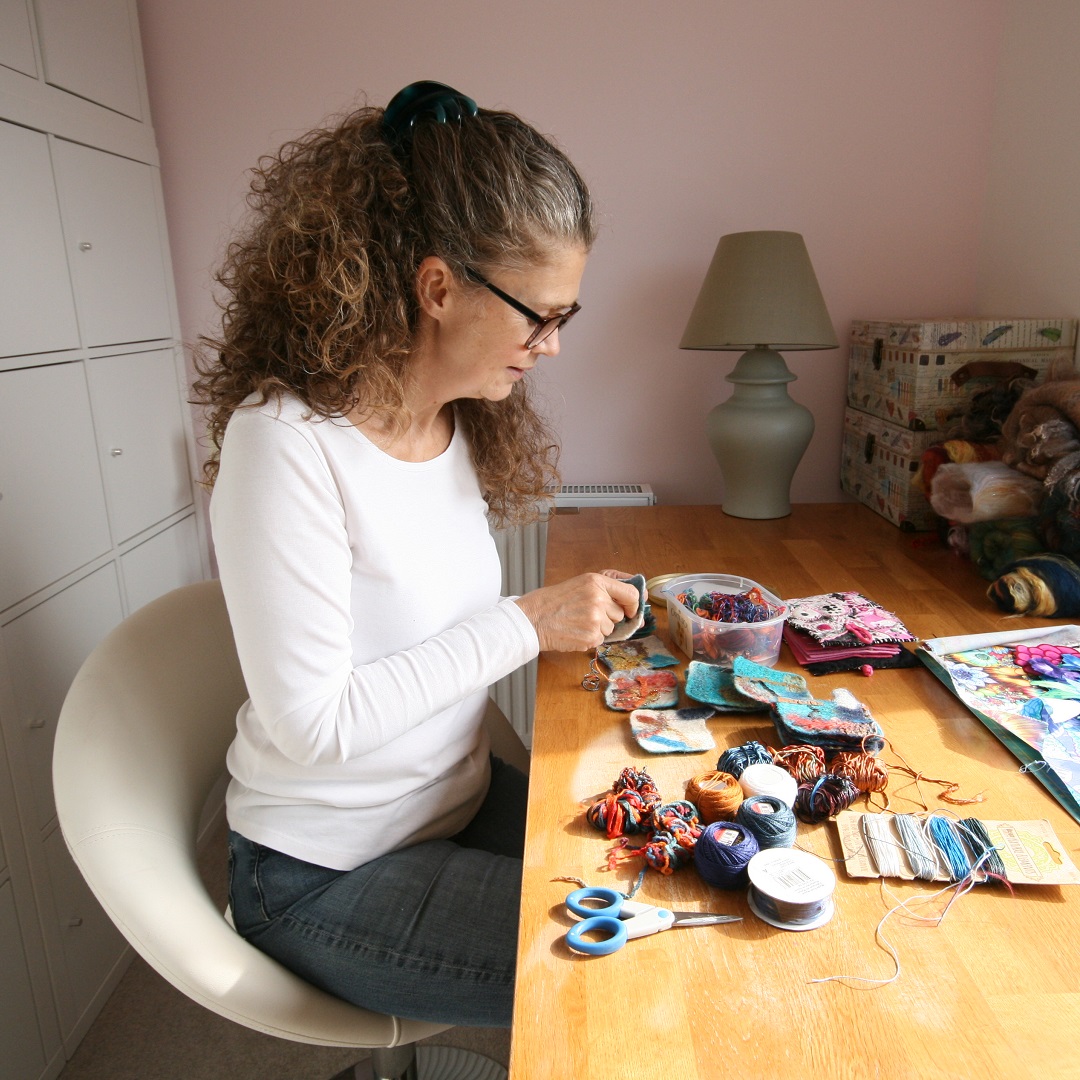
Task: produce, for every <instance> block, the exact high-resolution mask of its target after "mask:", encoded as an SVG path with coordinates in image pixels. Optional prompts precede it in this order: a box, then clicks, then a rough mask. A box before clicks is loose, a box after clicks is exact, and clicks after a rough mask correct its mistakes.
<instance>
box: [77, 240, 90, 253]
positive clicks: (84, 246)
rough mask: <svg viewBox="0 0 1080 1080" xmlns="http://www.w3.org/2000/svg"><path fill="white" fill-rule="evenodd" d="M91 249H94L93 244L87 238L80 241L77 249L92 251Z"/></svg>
mask: <svg viewBox="0 0 1080 1080" xmlns="http://www.w3.org/2000/svg"><path fill="white" fill-rule="evenodd" d="M93 249H94V245H93V244H91V243H90V241H89V240H84V241H83V242H82V243H81V244H80V245H79V250H80V251H93Z"/></svg>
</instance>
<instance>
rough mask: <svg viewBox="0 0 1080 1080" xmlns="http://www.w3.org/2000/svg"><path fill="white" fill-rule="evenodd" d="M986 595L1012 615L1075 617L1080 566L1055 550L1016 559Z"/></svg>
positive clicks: (1079, 594)
mask: <svg viewBox="0 0 1080 1080" xmlns="http://www.w3.org/2000/svg"><path fill="white" fill-rule="evenodd" d="M986 595H987V596H988V597H989V598H990V599H991V600H993V601H994V603H995V604H997V606H998V607H999V608H1001V610H1002V611H1005V612H1008V613H1009V614H1010V615H1041V616H1043V617H1047V618H1053V617H1055V616H1061V617H1065V618H1072V617H1074V616H1076V615H1080V566H1077V565H1076V563H1074V562H1073V561H1072V559H1070V558H1068V557H1067V556H1065V555H1058V554H1055V553H1053V552H1045V553H1043V554H1041V555H1031V556H1029V557H1028V558H1026V559H1017V560H1016V562H1014V563H1010V564H1009V565H1008V566H1007V567H1006V568H1005V571H1004V572H1003V573H1002V575H1001V577H999V578H998V579H997V581H995V582H994V583H993V584H992V585H991V586H990V588H989V589H987V591H986Z"/></svg>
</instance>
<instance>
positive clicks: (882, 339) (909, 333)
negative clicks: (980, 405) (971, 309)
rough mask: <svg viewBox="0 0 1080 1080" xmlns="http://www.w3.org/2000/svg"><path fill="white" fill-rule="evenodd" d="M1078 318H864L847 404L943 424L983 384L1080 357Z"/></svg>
mask: <svg viewBox="0 0 1080 1080" xmlns="http://www.w3.org/2000/svg"><path fill="white" fill-rule="evenodd" d="M1076 327H1077V324H1076V320H1075V319H1020V318H1016V319H911V320H876V321H875V320H857V321H855V322H853V323H852V324H851V354H850V358H849V361H848V395H847V403H848V405H849V406H850V407H851V408H853V409H859V410H860V411H862V412H864V413H869V414H871V415H873V416H878V417H881V418H882V419H884V420H889V421H891V422H892V423H894V424H900V425H901V426H903V427H906V428H909V429H910V430H912V431H940V430H942V429H943V428H946V427H948V425H949V423H950V422H951V421H953V420H955V419H957V418H958V417H960V416H961V415H963V413H964V411H965V409H966V407H967V403H968V402H969V401H970V399H971V397H972V396H973V395H974V394H975V393H976V392H977V391H979V390H983V389H986V388H988V387H990V386H993V385H995V384H996V383H998V382H1001V381H1003V380H1011V379H1013V378H1017V377H1020V376H1023V377H1025V378H1029V379H1041V378H1042V376H1043V375H1045V374H1046V372H1047V370H1048V369H1049V367H1050V365H1051V364H1052V363H1054V362H1055V361H1062V362H1063V363H1064V364H1065V365H1068V366H1071V365H1072V363H1073V354H1074V348H1075V345H1076Z"/></svg>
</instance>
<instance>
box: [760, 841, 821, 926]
mask: <svg viewBox="0 0 1080 1080" xmlns="http://www.w3.org/2000/svg"><path fill="white" fill-rule="evenodd" d="M746 873H747V877H749V879H750V889H749V892H748V895H747V899H748V900H749V903H750V910H751V911H753V913H754V914H755V915H756V916H757V917H758V918H759V919H761V920H762V921H763V922H767V923H768V924H769V925H770V926H775V927H777V928H778V929H780V930H814V929H816V928H817V927H819V926H824V925H825V923H827V922H828V921H829V920H830V919H831V918H832V917H833V912H834V911H835V910H836V905H835V903H834V901H833V898H832V894H833V890H834V889H835V888H836V875H835V874H834V873H833V872H832V870H830V869H829V867H827V866H826V865H825V864H824V863H823V862H821V861H820V860H819V859H817V858H815V857H814V856H813V855H811V854H809V853H808V852H805V851H799V850H798V849H792V848H767V849H766V850H764V851H759V852H758V854H757V855H755V856H754V857H753V858H752V859H751V860H750V862H749V863H748V864H747V867H746Z"/></svg>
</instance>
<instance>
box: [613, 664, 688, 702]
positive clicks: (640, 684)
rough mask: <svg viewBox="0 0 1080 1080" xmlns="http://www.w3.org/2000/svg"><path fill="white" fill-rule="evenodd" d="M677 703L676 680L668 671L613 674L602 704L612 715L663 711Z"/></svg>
mask: <svg viewBox="0 0 1080 1080" xmlns="http://www.w3.org/2000/svg"><path fill="white" fill-rule="evenodd" d="M678 703H679V680H678V679H677V678H676V675H675V672H674V671H671V670H670V669H668V668H664V669H660V670H658V669H656V668H636V669H634V670H631V671H616V672H614V673H613V674H612V676H611V678H610V679H608V682H607V685H606V686H605V687H604V704H605V705H607V707H608V708H609V709H614V710H615V711H616V712H633V711H634V709H667V708H670V707H672V706H674V705H678Z"/></svg>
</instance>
